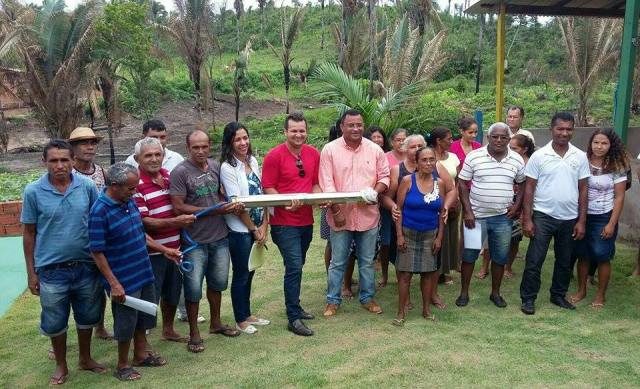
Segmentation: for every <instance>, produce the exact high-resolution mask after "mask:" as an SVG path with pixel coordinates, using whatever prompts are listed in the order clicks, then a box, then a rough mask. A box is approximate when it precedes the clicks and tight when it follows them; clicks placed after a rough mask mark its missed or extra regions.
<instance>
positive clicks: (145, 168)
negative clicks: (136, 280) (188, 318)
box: [133, 138, 196, 342]
mask: <svg viewBox="0 0 640 389" xmlns="http://www.w3.org/2000/svg"><path fill="white" fill-rule="evenodd" d="M134 158H135V160H136V162H137V163H138V168H139V171H140V182H139V183H138V186H137V188H136V189H137V193H136V194H135V195H134V197H133V198H134V201H135V203H136V206H137V207H138V210H139V211H140V216H141V217H142V223H143V225H144V229H145V231H146V232H147V234H149V235H150V236H151V237H152V238H153V239H154V240H155V241H156V242H158V243H160V244H162V245H163V246H165V247H168V248H171V249H179V248H180V228H182V227H186V226H188V225H189V224H191V223H193V222H194V221H195V220H196V218H195V216H194V215H180V216H176V215H175V214H174V213H173V206H172V205H171V197H170V196H169V172H168V171H167V170H166V169H164V168H163V167H162V161H163V158H164V149H163V147H162V144H161V143H160V141H159V140H158V139H156V138H144V139H141V140H139V141H138V143H136V146H135V154H134ZM149 258H150V259H151V268H152V269H153V275H154V278H155V289H156V301H155V302H156V304H157V303H158V301H159V300H160V297H162V300H160V308H161V310H162V338H163V339H165V340H169V341H174V342H186V341H187V338H184V337H181V336H180V335H178V333H176V331H175V330H174V328H173V319H174V316H175V314H176V307H177V305H178V301H179V299H180V291H181V289H182V275H181V274H180V271H179V269H178V266H177V265H176V264H175V263H174V262H172V261H170V260H169V259H168V258H166V257H165V256H164V255H163V254H162V253H160V252H154V251H152V250H151V249H150V250H149Z"/></svg>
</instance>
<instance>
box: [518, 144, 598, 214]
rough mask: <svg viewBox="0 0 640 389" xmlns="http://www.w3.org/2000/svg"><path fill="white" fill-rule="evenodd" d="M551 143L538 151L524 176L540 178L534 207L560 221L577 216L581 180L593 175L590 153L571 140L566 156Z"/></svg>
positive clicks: (531, 159)
mask: <svg viewBox="0 0 640 389" xmlns="http://www.w3.org/2000/svg"><path fill="white" fill-rule="evenodd" d="M551 144H552V142H549V143H547V144H546V145H545V146H544V147H542V148H540V149H539V150H537V151H536V152H535V153H533V155H532V156H531V158H529V162H528V163H527V167H526V168H525V175H526V176H527V177H530V178H533V179H535V180H537V181H538V182H537V185H536V191H535V194H534V197H533V210H534V211H538V212H542V213H544V214H546V215H548V216H551V217H553V218H556V219H560V220H572V219H576V218H577V217H578V196H579V192H578V181H579V180H582V179H585V178H589V177H591V172H590V171H589V161H588V160H587V155H586V154H585V153H584V152H583V151H582V150H580V149H578V148H577V147H575V146H574V145H572V144H571V143H569V149H568V150H567V152H566V153H565V154H564V156H563V157H561V156H560V155H558V154H557V153H556V152H555V150H554V149H553V147H552V146H551Z"/></svg>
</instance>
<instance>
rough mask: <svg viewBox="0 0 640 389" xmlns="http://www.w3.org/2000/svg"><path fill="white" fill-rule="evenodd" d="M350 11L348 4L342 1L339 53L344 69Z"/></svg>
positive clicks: (339, 59) (341, 65)
mask: <svg viewBox="0 0 640 389" xmlns="http://www.w3.org/2000/svg"><path fill="white" fill-rule="evenodd" d="M348 13H349V11H348V10H347V6H346V5H345V4H344V2H343V3H342V25H341V33H340V54H339V55H338V64H339V65H340V67H341V68H342V69H344V56H345V49H346V48H347V30H348V27H347V19H348V18H349V16H348Z"/></svg>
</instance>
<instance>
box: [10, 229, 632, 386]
mask: <svg viewBox="0 0 640 389" xmlns="http://www.w3.org/2000/svg"><path fill="white" fill-rule="evenodd" d="M318 236H319V235H318V234H316V239H315V240H314V241H313V243H312V248H311V251H310V255H309V258H308V263H307V265H306V267H305V275H304V280H303V293H302V303H303V306H304V307H305V308H306V309H307V310H309V311H311V312H313V313H314V314H316V315H317V316H319V317H318V318H317V319H316V320H313V321H310V322H308V324H309V326H310V327H311V328H313V329H314V330H315V331H316V336H313V337H311V338H302V337H297V336H294V335H292V334H290V333H289V332H287V330H286V316H285V313H284V306H283V296H282V273H283V269H282V262H281V259H280V256H279V255H278V254H276V253H277V250H276V248H275V246H274V245H273V244H270V246H271V247H270V248H272V251H271V252H272V253H273V257H272V258H271V260H270V261H269V263H268V264H267V265H266V266H265V267H264V268H262V269H260V270H259V271H258V272H257V274H256V278H255V279H254V291H253V299H252V303H253V312H254V313H255V314H256V315H258V316H260V317H266V318H269V319H271V320H272V324H271V325H270V326H267V327H264V328H261V329H260V331H259V333H257V334H256V335H251V336H249V335H242V336H240V337H239V338H234V339H229V338H223V337H221V336H219V335H209V336H206V337H205V345H206V347H207V349H206V350H205V352H203V353H202V354H197V355H196V354H190V353H188V352H187V351H186V350H185V347H184V345H178V344H176V343H167V342H162V341H160V340H159V338H158V331H157V330H156V331H153V333H152V335H151V336H150V339H151V342H152V344H154V346H155V347H156V349H157V351H159V352H161V353H162V354H163V355H164V356H165V357H166V358H167V359H168V364H167V365H166V366H165V367H162V368H143V369H141V373H142V375H143V377H142V379H141V380H140V381H138V382H136V383H131V384H126V387H139V388H150V387H160V386H161V385H162V386H166V387H212V386H213V387H272V388H274V387H319V386H325V387H326V386H333V387H336V386H337V387H347V386H348V387H372V386H378V387H385V386H405V387H407V386H418V387H427V386H429V387H433V386H436V387H465V386H470V385H472V386H482V387H507V386H509V387H550V386H563V387H569V386H571V387H638V386H639V385H640V367H639V365H638V361H640V349H639V348H638V347H636V346H637V343H638V337H640V327H639V326H638V319H639V314H638V304H639V303H638V301H639V297H640V290H639V288H638V286H639V285H640V280H639V279H631V278H629V277H628V276H627V275H628V274H629V273H630V272H631V269H632V266H633V261H634V260H635V255H636V251H635V250H636V249H635V248H631V247H627V246H623V245H619V252H618V253H619V254H618V257H617V258H616V260H615V261H614V276H613V280H612V283H611V287H610V291H609V301H608V304H607V306H606V308H604V309H603V310H594V309H592V308H590V307H589V306H588V299H589V298H588V299H587V300H586V301H585V302H584V303H581V304H579V306H578V309H577V310H576V311H574V312H568V311H565V310H560V309H559V308H556V307H555V306H552V305H551V304H550V303H548V287H549V283H550V274H549V273H550V270H551V268H552V256H550V257H549V260H548V262H547V263H546V265H545V268H544V276H543V286H542V292H541V294H540V298H539V299H538V313H537V314H536V315H535V316H525V315H523V314H521V313H520V311H519V299H518V288H519V281H520V277H519V274H520V273H521V269H522V265H523V261H522V260H518V261H517V262H516V264H515V269H516V271H517V272H518V275H517V276H516V278H514V279H512V280H506V281H505V283H504V284H505V285H504V288H503V292H504V293H503V295H504V296H505V298H506V299H507V301H508V302H509V306H508V307H507V308H506V309H504V310H500V309H498V308H495V307H494V306H493V305H492V303H491V302H489V300H488V298H487V297H488V294H489V287H490V285H489V283H490V281H489V280H488V279H487V280H484V281H479V280H477V279H474V280H473V284H472V294H471V298H472V300H471V303H470V305H469V306H468V307H466V308H464V309H462V308H458V307H456V306H455V305H454V304H453V301H454V299H455V297H456V296H457V292H458V288H459V283H458V282H456V284H455V285H453V286H445V287H442V288H441V292H442V294H443V296H444V297H445V301H446V302H447V303H448V305H449V306H448V307H447V309H446V310H444V311H437V310H436V315H437V319H438V320H437V322H435V323H433V322H427V321H425V320H424V319H422V318H421V316H420V314H419V312H420V309H419V308H417V309H415V310H414V311H412V312H411V314H410V316H409V318H408V322H407V323H406V325H405V327H403V328H397V327H394V326H392V325H391V324H390V323H391V320H392V319H393V317H394V314H395V310H396V284H395V282H393V283H390V285H389V286H388V287H387V288H385V289H383V290H381V291H380V292H379V294H378V297H377V299H378V301H379V302H380V304H381V305H382V307H383V308H384V309H385V312H384V314H382V315H380V316H373V315H371V314H369V313H366V312H365V311H363V310H362V309H361V308H360V306H359V304H358V302H357V300H354V301H348V302H344V303H343V305H342V309H341V310H340V311H339V315H338V316H337V317H334V318H331V319H324V318H322V317H321V315H322V309H323V307H324V301H325V300H324V294H325V288H326V276H325V271H324V265H323V261H322V250H323V247H324V246H323V245H324V241H322V240H320V239H319V237H318ZM523 249H524V246H523ZM574 289H575V286H574V285H572V287H571V291H573V290H574ZM412 294H413V296H415V297H414V302H415V303H416V305H418V306H419V304H420V300H419V299H418V296H419V294H418V290H417V288H416V285H415V283H414V286H413V291H412ZM592 294H593V290H592V289H591V290H590V295H589V297H591V295H592ZM39 312H40V307H39V303H38V300H37V299H36V298H35V297H33V296H31V295H30V294H28V293H27V294H24V295H23V296H22V297H20V298H19V299H18V301H17V302H16V304H15V305H14V306H13V307H12V308H11V309H10V310H9V311H8V312H7V314H6V315H5V316H4V317H2V318H0V328H2V331H1V332H0V387H6V388H13V387H43V386H44V385H45V384H46V382H47V380H48V377H49V375H50V373H51V372H52V369H53V362H51V361H49V360H48V359H47V357H46V354H47V349H48V347H49V342H48V339H46V338H44V337H41V336H39V335H38V330H37V328H38V322H39ZM205 316H208V315H205ZM223 318H224V321H225V322H226V323H231V322H232V320H233V316H232V311H231V304H230V301H229V294H228V293H225V295H224V302H223ZM107 320H108V321H109V322H110V321H111V315H110V314H108V318H107ZM206 328H207V323H204V324H202V325H201V329H202V330H205V331H206ZM178 329H179V331H180V332H182V333H185V332H186V326H185V324H184V323H179V324H178ZM70 335H71V336H70V338H69V349H70V351H69V356H68V358H69V361H70V363H71V365H70V366H71V367H72V370H71V375H70V378H69V381H68V383H67V385H66V386H67V387H83V388H84V387H87V388H88V387H91V388H97V387H100V388H108V387H113V386H114V385H118V384H119V382H118V381H116V380H115V378H113V377H112V376H111V375H110V374H111V373H112V372H113V367H114V362H115V358H116V346H115V344H114V343H111V342H104V341H95V342H94V347H93V351H94V356H95V357H96V359H97V360H98V361H100V362H104V363H106V364H107V365H108V366H109V369H110V372H109V373H108V375H104V376H97V375H93V374H91V373H86V372H78V371H77V370H76V369H75V368H73V367H74V366H75V362H76V358H77V343H76V340H75V336H74V334H73V332H72V333H71V334H70ZM121 386H122V387H124V386H125V385H124V384H122V385H121Z"/></svg>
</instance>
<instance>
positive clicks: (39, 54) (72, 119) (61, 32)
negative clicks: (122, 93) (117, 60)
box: [15, 0, 98, 138]
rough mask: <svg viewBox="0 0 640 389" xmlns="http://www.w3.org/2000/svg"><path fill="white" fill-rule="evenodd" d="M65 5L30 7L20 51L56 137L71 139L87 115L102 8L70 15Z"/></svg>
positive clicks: (34, 97) (59, 1)
mask: <svg viewBox="0 0 640 389" xmlns="http://www.w3.org/2000/svg"><path fill="white" fill-rule="evenodd" d="M64 7H65V3H64V1H63V0H44V2H43V4H42V7H41V8H40V9H36V8H27V10H26V11H25V16H24V26H25V27H27V26H28V27H29V28H25V29H24V30H22V33H21V34H20V41H19V42H18V43H17V44H16V46H15V49H16V51H17V52H18V54H19V57H20V60H21V62H22V65H23V67H24V69H25V84H24V87H25V89H26V92H27V94H28V96H29V97H30V99H31V101H32V102H33V104H34V110H35V113H36V115H37V117H38V118H39V119H40V121H41V123H42V124H43V126H44V127H45V129H46V130H47V131H48V133H49V135H50V136H51V137H52V138H66V137H67V136H68V135H69V133H70V132H71V131H72V130H73V129H74V128H75V127H76V125H77V123H78V120H79V119H80V118H81V117H82V114H83V105H82V97H83V96H84V95H86V91H87V90H88V89H89V88H90V87H91V81H92V80H93V74H92V73H91V71H92V68H91V67H90V66H89V64H90V63H91V58H90V52H91V42H92V39H93V36H94V26H95V20H96V16H97V14H98V7H97V5H96V3H93V2H88V3H84V4H81V5H80V6H78V7H77V8H76V10H75V11H74V12H73V13H71V14H67V13H65V12H64Z"/></svg>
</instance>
